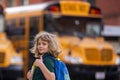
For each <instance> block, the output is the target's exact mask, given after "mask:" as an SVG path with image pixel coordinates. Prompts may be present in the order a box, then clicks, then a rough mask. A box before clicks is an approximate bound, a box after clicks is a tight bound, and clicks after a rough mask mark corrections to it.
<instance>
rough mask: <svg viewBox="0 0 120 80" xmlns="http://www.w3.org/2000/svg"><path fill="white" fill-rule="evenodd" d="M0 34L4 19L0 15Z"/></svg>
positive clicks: (2, 29) (2, 30)
mask: <svg viewBox="0 0 120 80" xmlns="http://www.w3.org/2000/svg"><path fill="white" fill-rule="evenodd" d="M0 32H4V17H3V16H2V15H0Z"/></svg>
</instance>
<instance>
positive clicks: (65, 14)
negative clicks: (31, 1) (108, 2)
mask: <svg viewBox="0 0 120 80" xmlns="http://www.w3.org/2000/svg"><path fill="white" fill-rule="evenodd" d="M102 30H103V23H102V14H101V10H100V9H99V8H97V7H95V6H92V5H91V4H90V3H88V2H84V1H57V2H55V1H51V2H46V3H41V4H35V5H27V6H19V7H12V8H6V31H7V36H9V38H10V39H11V40H12V43H13V45H14V47H15V48H20V51H21V52H22V53H23V59H24V74H25V75H26V73H27V70H28V66H29V65H30V66H31V65H32V62H33V61H34V58H33V55H32V54H30V52H29V49H30V48H31V47H32V46H33V39H34V37H35V35H36V34H37V33H38V32H39V31H47V32H50V33H54V34H56V35H57V37H58V40H59V41H60V43H61V45H62V53H61V54H60V55H59V58H60V59H61V60H62V61H64V62H65V63H66V65H67V67H68V69H69V72H70V76H71V80H79V79H81V80H82V79H84V80H88V79H89V80H90V79H92V80H94V79H100V80H101V79H106V80H107V79H108V80H110V79H112V80H114V79H118V73H119V71H118V65H119V64H120V59H119V57H118V56H117V55H116V54H115V52H114V50H113V47H112V46H111V45H110V44H109V43H107V42H106V41H105V40H104V39H103V38H102V36H101V32H102Z"/></svg>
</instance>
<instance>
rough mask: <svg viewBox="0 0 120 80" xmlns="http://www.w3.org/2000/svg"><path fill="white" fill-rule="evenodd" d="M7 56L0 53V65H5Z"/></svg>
mask: <svg viewBox="0 0 120 80" xmlns="http://www.w3.org/2000/svg"><path fill="white" fill-rule="evenodd" d="M4 58H5V54H4V53H2V52H0V63H4Z"/></svg>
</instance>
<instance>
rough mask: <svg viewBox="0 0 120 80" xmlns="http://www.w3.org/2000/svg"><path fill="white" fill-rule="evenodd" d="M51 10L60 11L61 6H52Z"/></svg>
mask: <svg viewBox="0 0 120 80" xmlns="http://www.w3.org/2000/svg"><path fill="white" fill-rule="evenodd" d="M49 10H50V11H51V12H59V11H60V8H59V7H58V6H51V7H50V9H49Z"/></svg>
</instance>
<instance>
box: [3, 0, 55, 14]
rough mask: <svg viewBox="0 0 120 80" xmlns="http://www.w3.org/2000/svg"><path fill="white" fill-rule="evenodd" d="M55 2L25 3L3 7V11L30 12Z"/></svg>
mask: <svg viewBox="0 0 120 80" xmlns="http://www.w3.org/2000/svg"><path fill="white" fill-rule="evenodd" d="M54 3H55V2H53V1H50V2H45V3H40V4H34V5H26V6H17V7H10V8H5V12H6V13H7V14H13V13H21V12H32V11H37V10H44V9H45V8H46V7H47V6H49V5H51V4H54Z"/></svg>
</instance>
